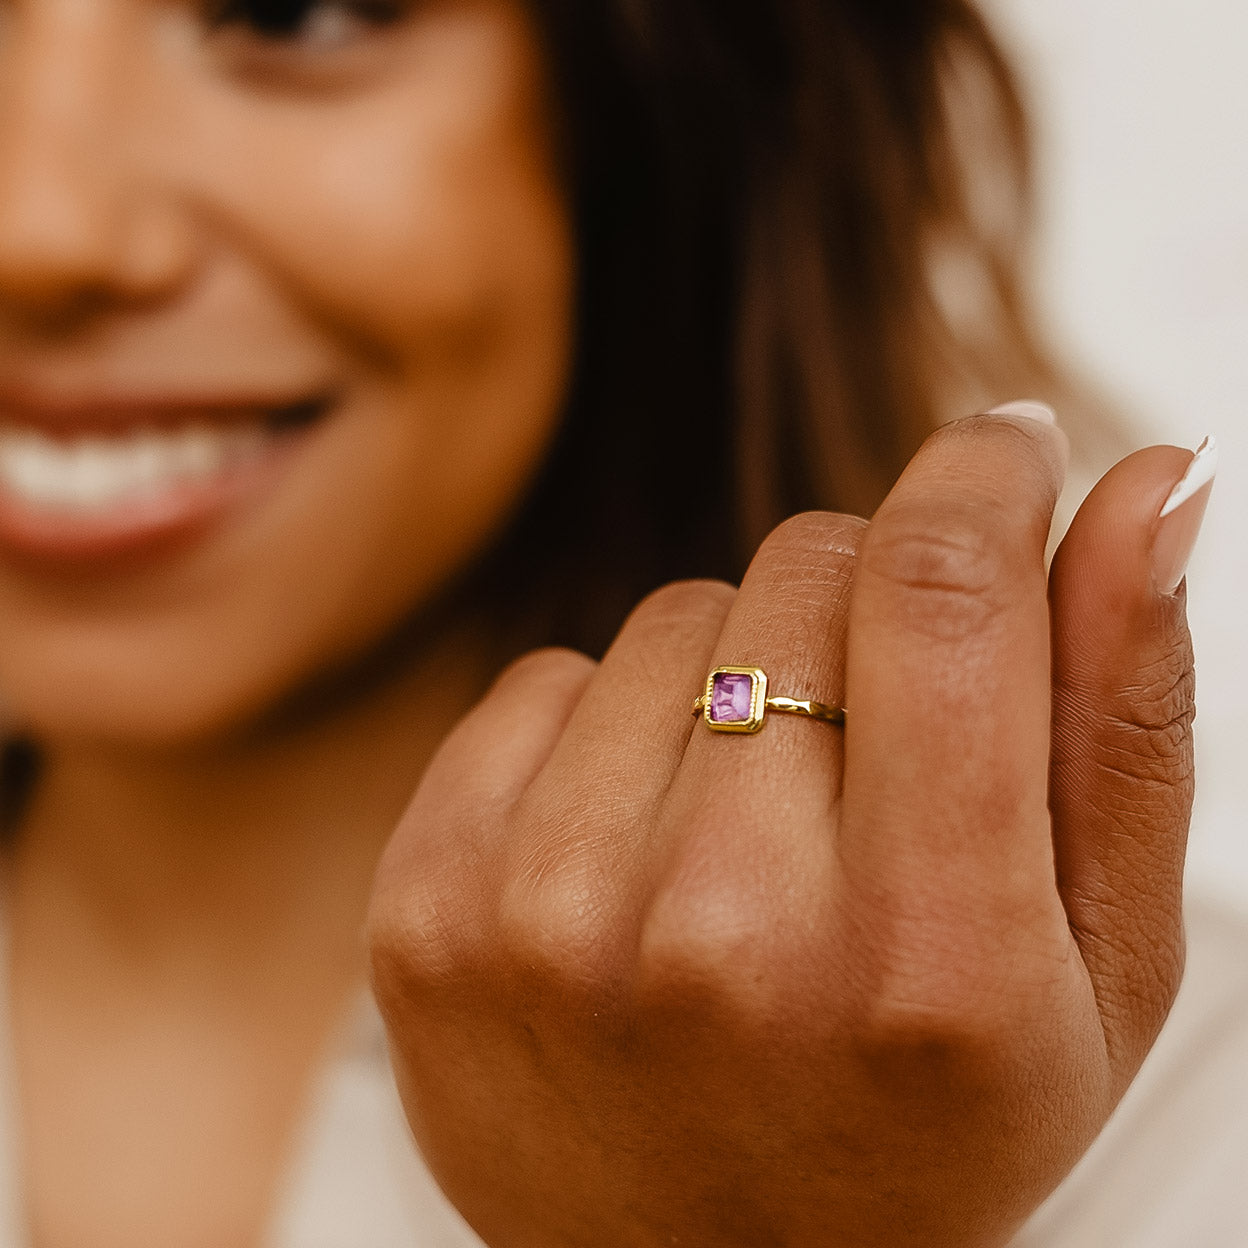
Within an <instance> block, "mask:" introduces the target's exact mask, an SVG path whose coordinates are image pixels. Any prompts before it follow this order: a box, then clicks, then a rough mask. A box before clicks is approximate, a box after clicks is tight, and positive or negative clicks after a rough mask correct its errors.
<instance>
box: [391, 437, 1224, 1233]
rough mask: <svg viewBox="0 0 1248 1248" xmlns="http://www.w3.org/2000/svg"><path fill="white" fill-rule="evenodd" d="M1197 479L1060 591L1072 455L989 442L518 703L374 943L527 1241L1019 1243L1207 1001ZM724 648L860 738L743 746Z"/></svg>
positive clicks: (414, 1076) (674, 596)
mask: <svg viewBox="0 0 1248 1248" xmlns="http://www.w3.org/2000/svg"><path fill="white" fill-rule="evenodd" d="M1190 458H1191V457H1190V456H1189V455H1188V454H1187V453H1185V452H1182V451H1178V450H1175V449H1173V448H1153V449H1151V450H1149V451H1145V452H1141V453H1139V454H1137V455H1135V456H1133V457H1131V458H1130V459H1128V460H1126V461H1124V462H1123V463H1122V464H1120V465H1119V466H1118V467H1117V468H1116V469H1115V470H1114V471H1113V472H1111V473H1110V474H1109V475H1108V476H1107V477H1106V478H1105V479H1104V480H1103V481H1102V482H1101V483H1100V484H1099V485H1098V487H1097V489H1096V490H1095V491H1094V492H1093V494H1092V495H1091V496H1090V497H1089V499H1088V500H1087V502H1086V503H1085V505H1084V507H1083V508H1082V510H1081V511H1080V513H1079V515H1078V517H1077V519H1076V521H1075V523H1074V525H1073V526H1072V528H1071V530H1070V533H1069V535H1068V536H1067V538H1066V540H1065V542H1064V543H1063V545H1062V547H1061V550H1060V551H1059V553H1058V556H1057V558H1056V560H1055V563H1054V566H1053V570H1052V576H1051V578H1050V580H1049V584H1048V585H1047V587H1046V576H1045V568H1044V549H1045V540H1046V535H1047V533H1048V530H1049V523H1050V516H1051V513H1052V509H1053V504H1054V500H1055V498H1056V496H1057V493H1058V490H1059V488H1060V481H1061V477H1062V473H1063V471H1064V463H1065V443H1064V439H1063V438H1062V436H1061V435H1060V433H1058V432H1057V431H1056V430H1055V429H1054V428H1052V427H1051V426H1049V425H1046V424H1044V423H1042V422H1039V421H1032V420H1026V419H1020V418H1015V419H1008V418H1004V417H998V416H981V417H975V418H972V419H970V420H966V421H961V422H957V423H955V424H953V425H950V426H946V427H945V428H943V429H941V430H940V431H939V432H937V433H936V434H935V435H933V436H932V437H931V438H930V439H929V440H928V442H927V443H926V445H925V446H924V447H923V448H922V450H921V451H920V452H919V454H918V455H917V457H916V458H915V460H914V461H913V462H912V463H911V465H910V466H909V468H908V469H907V471H906V472H905V474H904V475H903V477H902V479H901V481H900V482H899V484H898V485H897V487H896V488H895V489H894V490H893V492H892V493H891V494H890V496H889V498H888V499H887V501H886V502H885V503H884V505H883V507H882V508H881V509H880V511H879V513H878V515H877V516H876V517H875V519H874V520H873V521H872V522H871V524H870V525H869V526H868V525H866V524H865V523H864V522H862V521H860V520H855V519H851V518H847V517H844V516H836V515H827V514H808V515H803V516H798V517H796V518H795V519H793V520H791V521H789V522H787V523H786V524H784V525H782V526H781V527H780V528H779V529H777V530H776V531H775V532H774V533H773V534H772V535H771V536H770V537H769V538H768V539H767V541H766V542H765V543H764V544H763V546H762V548H761V549H760V550H759V552H758V554H757V556H756V557H755V559H754V561H753V562H752V564H751V566H750V569H749V572H748V574H747V576H746V578H745V580H744V582H743V584H742V586H741V588H740V589H739V590H734V589H732V588H731V587H729V586H727V585H723V584H717V583H692V584H678V585H672V586H668V587H667V588H666V589H663V590H661V591H659V592H658V593H656V594H654V595H653V596H651V597H650V598H649V599H648V600H647V601H646V602H644V603H643V604H642V605H641V606H640V607H639V608H638V609H637V610H636V611H635V612H634V614H633V615H632V617H631V618H630V619H629V620H628V622H627V623H626V624H625V626H624V628H623V629H622V631H621V633H620V635H619V637H618V638H617V640H616V642H615V644H614V645H613V647H612V649H611V650H610V652H609V653H608V654H607V656H606V657H605V658H604V659H603V661H602V662H601V663H600V664H595V663H593V662H591V661H590V660H589V659H587V658H585V657H584V656H581V655H577V654H573V653H570V652H564V651H546V652H541V653H537V654H533V655H530V656H528V657H526V658H524V659H522V660H520V662H518V663H517V664H515V665H513V666H512V667H511V668H510V669H509V670H508V671H507V672H505V673H504V674H503V676H502V677H500V679H499V680H498V682H497V684H496V685H495V687H494V688H493V690H492V691H491V692H490V694H489V695H488V696H487V697H486V698H485V700H484V701H483V702H482V703H481V704H480V706H478V707H477V708H476V709H475V710H474V711H473V712H472V713H471V714H470V715H469V716H468V717H467V718H466V719H465V720H464V721H463V722H462V723H461V725H460V726H459V727H458V728H457V729H456V731H455V732H454V733H453V734H452V735H451V737H450V738H449V739H448V740H447V742H446V743H445V745H444V746H443V748H442V750H441V752H440V753H439V755H438V756H437V758H436V759H435V761H434V762H433V764H432V765H431V767H430V768H429V771H428V773H427V775H426V777H425V779H424V782H423V783H422V785H421V787H420V790H419V791H418V793H417V795H416V797H415V799H414V801H413V803H412V806H411V808H410V810H409V811H408V814H407V815H406V817H405V819H404V821H403V823H402V825H401V827H400V828H399V830H398V833H397V834H396V836H395V838H394V840H393V842H392V844H391V846H390V848H389V850H388V851H387V854H386V856H385V859H384V861H383V863H382V865H381V868H380V870H379V873H378V880H377V888H376V892H375V896H374V903H373V909H372V913H371V917H370V937H371V940H372V947H373V956H374V971H375V986H376V991H377V994H378V999H379V1001H380V1004H381V1007H382V1010H383V1013H384V1015H385V1017H386V1020H387V1025H388V1028H389V1033H390V1038H391V1043H392V1049H393V1055H394V1060H395V1068H396V1074H397V1078H398V1081H399V1088H400V1092H401V1093H402V1096H403V1098H404V1102H405V1105H406V1108H407V1111H408V1115H409V1118H410V1121H411V1124H412V1127H413V1129H414V1132H415V1135H416V1138H417V1141H418V1143H419V1144H420V1146H421V1148H422V1150H423V1151H424V1153H425V1156H426V1158H427V1160H428V1162H429V1164H430V1165H431V1167H432V1168H433V1171H434V1173H435V1175H436V1176H437V1178H438V1179H439V1181H440V1182H441V1184H442V1185H443V1187H444V1189H445V1190H446V1192H447V1193H448V1195H449V1196H450V1197H451V1199H452V1200H453V1201H454V1202H455V1203H456V1204H457V1205H458V1206H459V1207H460V1209H461V1210H462V1211H463V1213H464V1214H465V1216H466V1217H467V1218H468V1220H469V1221H470V1222H471V1223H472V1224H473V1225H474V1226H475V1227H476V1228H477V1230H478V1232H479V1233H480V1234H481V1235H482V1236H483V1238H484V1239H485V1240H486V1241H487V1242H488V1243H490V1244H492V1245H494V1246H495V1248H518V1246H524V1248H539V1246H540V1248H556V1246H563V1245H595V1246H607V1245H610V1246H615V1245H627V1246H629V1248H633V1246H637V1248H640V1246H642V1245H645V1246H650V1245H672V1244H681V1245H689V1246H694V1245H696V1246H698V1248H702V1246H711V1245H714V1246H716V1248H729V1246H736V1245H741V1246H746V1245H748V1246H749V1248H760V1246H761V1245H767V1244H784V1245H786V1246H789V1248H795V1246H804V1245H811V1246H814V1245H818V1246H819V1248H827V1246H829V1245H837V1246H838V1248H845V1246H848V1245H854V1246H855V1248H858V1246H868V1245H870V1246H874V1245H888V1246H889V1248H908V1246H910V1245H915V1246H917V1245H923V1248H940V1246H942V1245H950V1246H952V1245H957V1246H958V1248H967V1246H969V1245H993V1244H1001V1243H1003V1242H1004V1241H1005V1240H1006V1239H1008V1237H1009V1235H1010V1234H1011V1233H1012V1231H1013V1230H1014V1229H1015V1228H1016V1227H1017V1225H1018V1224H1019V1223H1020V1222H1021V1221H1022V1220H1023V1219H1024V1218H1025V1217H1026V1215H1027V1214H1028V1213H1029V1212H1030V1211H1031V1210H1032V1209H1033V1208H1034V1207H1035V1206H1036V1205H1037V1204H1038V1203H1039V1202H1040V1200H1041V1199H1042V1198H1043V1197H1044V1196H1045V1195H1046V1194H1047V1193H1048V1192H1049V1191H1050V1190H1051V1189H1052V1188H1053V1187H1054V1186H1055V1185H1056V1184H1057V1182H1058V1181H1059V1180H1060V1179H1061V1178H1062V1177H1063V1175H1064V1174H1065V1173H1066V1172H1067V1171H1068V1170H1069V1168H1070V1167H1071V1166H1072V1165H1073V1164H1074V1162H1075V1161H1076V1159H1077V1158H1078V1157H1079V1156H1080V1154H1081V1153H1082V1152H1083V1151H1084V1149H1085V1148H1086V1147H1087V1145H1088V1144H1089V1142H1090V1141H1091V1140H1092V1139H1093V1137H1094V1136H1095V1135H1096V1133H1097V1132H1098V1130H1099V1129H1100V1127H1101V1126H1102V1125H1103V1123H1104V1122H1105V1120H1106V1118H1107V1116H1108V1115H1109V1113H1110V1111H1111V1109H1112V1108H1113V1107H1114V1105H1115V1103H1116V1102H1117V1100H1118V1099H1119V1097H1120V1096H1121V1094H1122V1092H1123V1091H1124V1089H1125V1088H1126V1086H1127V1084H1128V1083H1129V1081H1130V1080H1131V1078H1132V1076H1133V1074H1134V1073H1135V1070H1136V1068H1137V1067H1138V1065H1139V1063H1140V1061H1141V1060H1142V1058H1143V1057H1144V1055H1145V1053H1146V1052H1147V1050H1148V1049H1149V1047H1150V1045H1151V1043H1152V1041H1153V1039H1154V1037H1155V1035H1156V1033H1157V1030H1158V1028H1159V1027H1160V1025H1161V1023H1162V1021H1163V1019H1164V1017H1165V1015H1166V1012H1167V1010H1168V1008H1169V1005H1170V1002H1171V1000H1172V997H1173V994H1174V992H1175V990H1176V988H1177V985H1178V981H1179V977H1180V971H1181V964H1182V928H1181V919H1180V881H1181V874H1182V859H1183V850H1184V839H1185V832H1186V825H1187V818H1188V811H1189V806H1190V801H1191V775H1192V766H1191V736H1190V722H1191V717H1192V691H1193V683H1192V671H1191V658H1190V647H1189V643H1188V635H1187V629H1186V625H1185V622H1184V605H1183V595H1182V591H1181V590H1180V592H1179V593H1178V594H1169V593H1167V592H1164V591H1165V590H1167V589H1169V588H1171V587H1170V586H1169V585H1168V584H1167V585H1163V586H1161V587H1158V586H1157V585H1156V584H1155V579H1156V576H1157V575H1158V573H1157V571H1156V570H1155V569H1156V561H1157V560H1158V559H1161V560H1163V562H1164V558H1165V556H1166V552H1167V550H1170V549H1171V548H1172V547H1174V545H1175V544H1176V541H1177V540H1178V539H1177V538H1176V527H1175V526H1176V524H1177V523H1178V522H1179V521H1182V522H1183V523H1188V522H1189V521H1190V517H1191V515H1192V512H1193V511H1194V510H1196V508H1197V504H1199V505H1200V506H1203V501H1204V499H1203V497H1201V498H1197V499H1196V500H1194V501H1193V503H1192V504H1190V505H1188V506H1187V507H1186V508H1184V509H1183V510H1182V512H1181V513H1176V514H1175V516H1174V517H1173V518H1172V519H1171V520H1167V521H1166V522H1164V525H1163V524H1162V523H1160V522H1159V521H1158V515H1159V512H1160V511H1161V509H1162V505H1163V503H1164V501H1165V499H1166V497H1167V494H1168V492H1169V491H1170V489H1171V487H1172V486H1173V485H1174V484H1175V482H1176V481H1177V480H1178V479H1179V478H1180V477H1182V476H1183V474H1184V471H1185V469H1186V468H1187V466H1188V463H1189V461H1190ZM1189 527H1190V524H1189ZM1180 537H1181V535H1180ZM1180 544H1181V543H1180ZM1171 553H1172V552H1171ZM1165 571H1166V570H1165V569H1162V575H1163V579H1169V578H1168V577H1165ZM1046 590H1047V592H1046ZM851 591H852V592H851ZM1050 654H1052V661H1051V660H1050ZM720 663H737V664H750V665H755V664H756V665H758V666H760V667H762V668H763V669H764V670H765V671H766V672H767V673H768V676H769V678H770V681H771V686H772V689H771V691H772V692H773V693H778V694H785V695H789V696H794V697H813V698H817V699H819V700H821V701H826V702H833V703H841V702H842V701H843V702H844V703H845V704H846V705H847V706H848V707H849V714H848V722H847V724H846V726H845V728H844V729H841V728H838V727H835V726H833V725H830V724H826V723H819V722H815V721H813V720H808V719H802V718H798V717H797V716H793V715H781V714H775V713H772V714H771V715H769V717H768V719H767V722H766V724H765V727H764V729H763V731H762V732H760V733H759V734H758V735H757V736H728V735H721V734H717V733H713V732H711V731H710V730H709V729H708V728H707V727H706V726H705V725H704V724H702V723H700V722H698V721H696V720H695V719H694V717H693V715H692V714H691V713H690V705H691V701H692V699H693V697H694V696H695V695H696V694H697V693H698V692H700V689H701V685H702V682H703V681H704V679H705V673H706V672H707V671H708V670H709V669H710V668H711V667H712V666H714V665H717V664H720ZM1055 864H1056V865H1055Z"/></svg>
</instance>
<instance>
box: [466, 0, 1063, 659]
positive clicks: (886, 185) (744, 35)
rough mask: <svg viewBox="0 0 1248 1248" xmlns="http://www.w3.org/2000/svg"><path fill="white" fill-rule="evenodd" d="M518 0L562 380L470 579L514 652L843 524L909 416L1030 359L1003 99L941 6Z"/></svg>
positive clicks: (874, 497) (1022, 156)
mask: <svg viewBox="0 0 1248 1248" xmlns="http://www.w3.org/2000/svg"><path fill="white" fill-rule="evenodd" d="M532 3H533V5H534V8H535V11H536V13H537V16H538V19H539V22H540V23H541V26H542V28H543V29H544V31H545V35H546V39H547V43H548V48H549V55H550V60H551V63H552V66H553V76H554V79H555V89H556V92H557V95H558V102H557V103H558V107H557V111H558V112H559V114H560V115H561V118H562V120H563V125H564V129H565V136H564V137H565V154H566V177H567V183H568V186H569V193H570V195H571V197H572V200H573V205H574V211H575V216H576V222H577V227H578V231H579V246H580V257H581V268H580V292H579V298H580V321H579V332H580V338H579V343H578V355H577V371H576V376H575V378H574V382H573V388H572V393H571V398H570V401H569V405H568V411H567V415H566V420H565V423H564V426H563V429H562V435H561V437H560V439H559V442H558V445H557V446H556V448H555V451H554V454H553V455H552V456H551V458H550V460H549V462H548V463H547V465H546V468H545V471H544V472H543V474H542V476H541V478H540V480H539V481H538V482H537V484H536V486H535V488H534V491H533V493H532V495H531V497H530V498H529V500H528V503H527V506H526V508H525V510H524V511H523V513H522V514H521V515H520V516H519V518H518V519H517V521H516V523H515V524H514V525H513V526H512V528H511V529H510V530H509V532H508V534H507V536H506V537H505V538H504V540H503V542H502V544H501V545H500V546H499V547H498V548H497V549H496V550H495V552H494V554H493V556H492V557H491V558H490V559H489V560H487V563H486V566H485V568H484V571H483V574H482V575H483V580H482V581H481V582H479V584H481V585H482V586H483V587H484V588H485V589H486V591H487V596H486V597H484V598H483V601H492V602H494V603H497V602H498V601H499V594H500V590H502V591H503V592H504V593H505V597H506V600H507V601H508V603H509V604H513V605H514V604H517V603H520V604H525V605H526V606H527V608H528V611H527V613H525V614H524V615H523V616H522V618H524V619H527V620H528V621H529V626H528V627H525V628H524V629H522V630H521V631H522V632H523V634H524V635H523V636H522V637H520V638H518V639H517V641H518V642H519V644H531V643H532V642H534V641H539V640H551V641H558V642H563V643H568V644H572V645H576V646H579V647H581V648H584V649H588V650H590V651H591V652H596V651H598V650H600V649H601V647H602V646H603V645H604V644H605V642H606V641H607V640H609V638H610V636H611V634H612V632H613V631H614V629H615V628H616V627H617V626H618V624H619V621H620V619H621V617H622V615H623V613H624V612H625V611H626V610H627V608H628V607H629V606H630V605H631V604H632V603H634V602H635V601H636V600H637V599H638V598H639V597H640V596H641V595H642V594H644V593H645V592H646V591H647V590H648V589H650V588H651V587H653V586H655V585H657V584H660V583H661V582H663V581H665V580H670V579H673V578H678V577H685V576H707V575H709V576H721V577H727V578H729V579H736V578H738V577H739V576H740V574H741V572H742V570H743V567H744V563H745V561H746V560H747V558H748V555H749V553H750V552H751V551H752V550H753V549H754V547H755V546H756V545H757V543H758V542H759V540H761V538H762V537H763V535H764V534H765V533H766V532H767V530H768V529H769V528H770V527H772V526H773V525H774V524H775V523H777V522H778V521H779V520H780V519H781V518H783V517H784V516H785V515H788V514H790V513H792V512H795V511H798V510H802V509H805V508H811V507H818V508H828V509H836V510H845V511H853V512H857V513H860V514H868V515H869V514H870V512H871V511H872V510H873V509H874V507H875V506H876V504H877V503H878V502H879V500H880V498H881V497H882V496H883V493H884V492H885V491H886V490H887V488H888V486H889V485H890V483H891V482H892V481H893V479H894V478H895V477H896V475H897V473H898V472H899V471H900V469H901V468H902V466H903V465H904V463H905V461H906V460H907V459H908V458H909V456H910V455H911V454H912V453H913V451H914V450H915V448H916V447H917V445H918V443H919V442H920V441H921V439H922V438H923V436H924V435H925V434H926V433H927V432H928V431H929V430H930V429H931V428H932V427H933V426H934V425H935V424H936V423H938V422H939V421H941V420H942V419H945V418H947V417H949V416H952V415H955V414H960V413H962V412H965V411H970V410H974V409H975V407H976V406H977V405H979V404H981V403H983V402H985V401H987V400H989V399H996V400H999V399H1001V398H1008V397H1012V396H1014V395H1015V394H1017V393H1025V392H1029V391H1031V390H1032V389H1034V388H1036V387H1039V388H1040V389H1041V392H1042V393H1043V392H1046V391H1048V390H1050V389H1051V388H1052V377H1051V376H1050V372H1049V369H1048V367H1047V365H1046V362H1045V360H1044V357H1043V354H1042V352H1041V351H1040V350H1039V349H1038V348H1037V347H1036V345H1035V335H1034V333H1033V331H1032V327H1031V325H1030V324H1029V321H1028V318H1027V316H1026V313H1025V304H1024V301H1023V299H1022V298H1021V296H1020V292H1019V280H1018V270H1019V261H1020V256H1019V248H1020V244H1021V240H1022V239H1023V238H1024V237H1025V233H1026V227H1027V224H1028V223H1027V220H1026V207H1027V203H1028V183H1029V159H1028V143H1027V128H1026V124H1025V119H1024V114H1023V109H1022V107H1021V105H1020V102H1019V98H1018V95H1017V93H1016V90H1015V87H1014V83H1013V79H1012V77H1011V74H1010V72H1009V69H1008V67H1007V65H1006V63H1005V61H1004V59H1003V57H1002V55H1001V53H1000V52H999V50H998V47H997V44H996V42H995V41H994V39H993V37H992V35H991V33H990V32H989V30H988V28H987V27H986V25H985V23H984V20H983V19H982V17H981V16H980V14H979V13H978V12H977V10H976V9H975V8H974V7H973V6H972V5H971V4H970V3H967V2H966V0H766V2H765V3H759V2H758V0H749V2H746V0H532ZM504 587H505V588H504ZM509 615H511V618H513V619H514V618H516V617H515V616H514V615H512V614H511V613H510V612H509Z"/></svg>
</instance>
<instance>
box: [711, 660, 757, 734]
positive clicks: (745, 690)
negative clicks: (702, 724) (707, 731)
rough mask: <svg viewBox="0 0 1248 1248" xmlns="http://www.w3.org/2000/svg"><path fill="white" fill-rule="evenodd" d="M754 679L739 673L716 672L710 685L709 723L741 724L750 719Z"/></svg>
mask: <svg viewBox="0 0 1248 1248" xmlns="http://www.w3.org/2000/svg"><path fill="white" fill-rule="evenodd" d="M753 701H754V678H753V677H752V676H746V675H743V674H742V673H740V672H716V674H715V679H714V681H713V683H712V685H711V721H712V722H713V723H716V724H741V723H744V722H745V721H746V720H747V719H749V718H750V704H751V703H752V702H753Z"/></svg>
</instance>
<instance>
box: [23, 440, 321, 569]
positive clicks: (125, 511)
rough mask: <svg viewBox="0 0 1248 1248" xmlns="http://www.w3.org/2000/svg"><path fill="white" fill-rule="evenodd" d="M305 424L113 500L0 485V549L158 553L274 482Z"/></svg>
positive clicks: (69, 562) (52, 554) (74, 556)
mask: <svg viewBox="0 0 1248 1248" xmlns="http://www.w3.org/2000/svg"><path fill="white" fill-rule="evenodd" d="M305 436H306V430H303V429H300V430H283V431H281V432H280V433H274V434H272V435H270V437H269V440H268V442H267V444H266V445H265V447H264V448H263V449H262V450H260V451H259V452H258V453H255V454H252V455H249V456H248V457H247V458H246V459H244V460H240V461H239V462H238V463H236V464H234V465H232V466H230V467H227V468H225V469H224V470H223V471H222V472H220V473H219V474H217V475H215V476H213V477H211V478H209V479H207V480H204V481H181V482H175V483H172V484H171V485H170V487H169V488H168V489H167V490H161V491H159V492H157V493H153V494H152V495H151V496H149V497H147V498H136V499H132V500H127V501H125V502H122V503H119V504H118V505H117V506H115V507H101V508H92V509H88V508H83V509H82V510H81V511H74V510H72V509H68V508H59V507H58V508H51V507H45V506H40V505H38V504H35V503H31V502H28V501H26V500H25V499H23V498H19V497H17V496H15V495H14V494H13V493H11V492H9V491H6V490H4V489H3V488H0V552H3V553H4V554H7V555H9V556H13V557H16V558H18V559H21V560H23V561H31V560H37V561H39V562H41V563H45V564H46V563H48V562H51V563H54V564H63V565H65V566H67V567H71V568H75V569H78V568H84V569H85V568H86V567H89V566H90V565H92V564H97V565H105V564H111V563H114V562H115V561H118V560H129V559H136V558H142V557H145V556H157V555H160V554H162V553H165V552H168V551H170V550H173V549H176V548H178V547H181V546H183V545H184V544H186V543H187V542H190V541H193V540H195V539H197V538H200V537H202V536H205V535H206V534H207V533H208V532H209V531H211V530H213V529H215V528H217V527H218V526H219V525H221V524H223V523H226V522H228V520H229V519H230V518H231V517H232V516H234V515H237V514H238V513H239V512H240V511H241V510H243V509H244V508H246V507H247V506H249V505H251V504H253V503H254V502H256V501H258V499H259V498H260V497H261V496H263V495H264V494H266V493H267V492H268V491H269V490H270V489H271V488H272V486H273V484H274V482H275V481H276V479H277V478H278V477H279V476H280V474H281V472H282V468H283V466H284V464H285V461H287V460H288V459H289V458H290V456H291V453H292V452H293V451H294V449H295V447H296V444H297V443H299V442H301V441H302V440H303V438H304V437H305Z"/></svg>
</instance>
